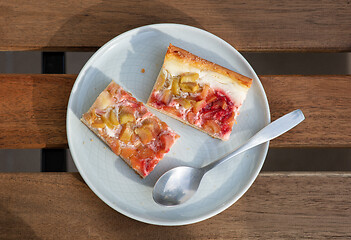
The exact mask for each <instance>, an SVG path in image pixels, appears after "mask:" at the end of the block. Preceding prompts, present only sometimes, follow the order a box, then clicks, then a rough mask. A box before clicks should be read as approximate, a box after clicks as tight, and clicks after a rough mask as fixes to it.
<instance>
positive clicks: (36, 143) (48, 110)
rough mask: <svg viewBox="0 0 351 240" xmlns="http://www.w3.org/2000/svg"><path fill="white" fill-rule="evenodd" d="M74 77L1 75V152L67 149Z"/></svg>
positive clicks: (60, 75) (59, 75)
mask: <svg viewBox="0 0 351 240" xmlns="http://www.w3.org/2000/svg"><path fill="white" fill-rule="evenodd" d="M75 77H76V76H73V75H63V74H58V75H54V74H53V75H48V74H38V75H24V74H5V75H0V133H1V134H0V148H44V147H66V146H67V139H66V120H65V119H66V111H67V104H68V98H69V94H70V92H71V89H72V86H73V83H74V80H75Z"/></svg>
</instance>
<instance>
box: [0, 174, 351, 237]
mask: <svg viewBox="0 0 351 240" xmlns="http://www.w3.org/2000/svg"><path fill="white" fill-rule="evenodd" d="M350 184H351V174H350V173H344V174H342V173H338V174H337V173H317V174H308V173H298V174H294V173H292V174H285V173H280V174H275V173H263V174H260V175H259V176H258V178H257V179H256V181H255V182H254V184H253V185H252V187H251V188H250V189H249V190H248V192H247V193H245V195H244V196H243V197H242V198H241V199H240V200H239V201H238V202H237V203H235V204H234V205H233V206H231V207H230V208H228V209H227V210H225V211H224V212H222V213H220V214H219V215H217V216H214V217H212V218H210V219H208V220H206V221H202V222H200V223H196V224H192V225H187V226H179V227H160V226H154V225H148V224H144V223H141V222H138V221H135V220H132V219H129V218H128V217H125V216H124V215H121V214H119V213H118V212H116V211H114V210H113V209H111V208H110V207H108V206H107V205H106V204H105V203H103V202H102V201H101V200H100V199H99V198H98V197H97V196H96V195H95V194H94V193H93V192H92V191H91V190H90V189H89V188H88V187H87V185H86V184H85V183H84V181H83V180H82V179H81V177H80V175H79V174H78V173H31V174H30V173H28V174H27V173H26V174H25V173H17V174H16V173H10V174H6V173H1V174H0V186H1V192H2V194H1V195H0V238H1V239H307V238H308V239H333V238H338V239H349V238H351V229H350V226H351V198H350V195H351V190H350V188H349V186H350Z"/></svg>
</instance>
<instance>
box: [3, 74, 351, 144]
mask: <svg viewBox="0 0 351 240" xmlns="http://www.w3.org/2000/svg"><path fill="white" fill-rule="evenodd" d="M75 78H76V75H45V74H37V75H35V74H34V75H25V74H1V75H0V132H1V134H0V148H45V147H66V146H67V138H66V110H67V103H68V98H69V94H70V91H71V88H72V86H73V83H74V81H75ZM260 79H261V81H262V84H263V86H264V88H265V91H266V93H267V97H268V100H269V104H270V108H271V114H272V120H274V119H276V118H278V117H280V116H282V115H284V114H286V113H288V112H290V111H292V110H295V109H297V108H300V109H302V111H303V112H304V114H305V116H306V120H305V121H304V122H303V123H301V124H300V125H299V126H297V127H296V128H294V129H292V130H291V131H289V132H288V133H286V134H284V135H283V136H281V137H279V138H277V139H275V140H273V141H271V146H272V147H350V146H351V124H350V119H351V108H350V106H351V95H350V92H351V76H344V75H339V76H336V75H335V76H292V75H284V76H279V75H278V76H260Z"/></svg>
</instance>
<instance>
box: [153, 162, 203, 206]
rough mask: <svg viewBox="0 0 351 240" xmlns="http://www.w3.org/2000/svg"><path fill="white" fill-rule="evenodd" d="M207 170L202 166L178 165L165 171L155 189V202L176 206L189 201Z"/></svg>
mask: <svg viewBox="0 0 351 240" xmlns="http://www.w3.org/2000/svg"><path fill="white" fill-rule="evenodd" d="M205 173H206V172H205V171H204V170H203V169H201V168H192V167H186V166H181V167H176V168H173V169H171V170H170V171H167V172H166V173H164V174H163V175H162V176H161V177H160V178H159V180H158V181H157V183H156V185H157V188H154V189H153V192H152V197H153V199H154V200H155V202H157V203H159V204H161V205H165V206H174V205H178V204H181V203H183V202H186V201H188V200H189V199H190V198H191V197H192V196H193V195H194V194H195V192H196V191H197V189H198V188H199V185H200V182H201V179H202V177H203V175H204V174H205Z"/></svg>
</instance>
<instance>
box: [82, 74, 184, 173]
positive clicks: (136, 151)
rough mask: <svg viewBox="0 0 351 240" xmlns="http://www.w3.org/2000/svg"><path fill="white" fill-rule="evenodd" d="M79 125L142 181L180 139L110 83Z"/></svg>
mask: <svg viewBox="0 0 351 240" xmlns="http://www.w3.org/2000/svg"><path fill="white" fill-rule="evenodd" d="M81 121H82V122H83V123H84V124H85V125H86V126H87V127H88V128H89V129H90V130H91V131H93V132H94V133H95V134H96V135H97V136H99V137H100V139H101V140H103V141H104V142H105V143H106V144H107V145H108V146H109V147H110V149H111V150H112V151H113V152H114V153H115V154H116V155H118V156H120V157H121V158H122V159H123V160H124V161H125V162H126V163H127V164H128V165H129V166H130V167H131V168H133V169H134V170H135V171H136V172H137V173H138V174H139V175H140V176H141V177H143V178H144V177H146V176H147V175H149V174H150V172H151V171H152V170H153V169H154V168H155V166H156V164H157V163H158V162H159V161H160V160H161V159H162V158H163V156H164V155H165V154H166V153H167V152H168V151H169V150H170V148H171V146H172V145H173V144H174V142H175V141H176V139H177V138H179V135H178V134H176V133H175V132H174V131H172V130H171V129H170V128H169V127H168V126H167V124H166V123H164V122H162V121H161V120H160V119H158V118H157V117H156V116H155V115H153V114H152V113H151V112H149V111H148V109H147V108H146V107H145V105H144V104H143V103H141V102H139V101H137V100H136V99H135V98H134V97H133V96H132V95H131V94H130V93H128V92H127V91H125V90H123V89H122V87H121V86H119V85H118V84H117V83H115V82H113V81H112V82H111V83H110V84H109V85H108V86H107V87H106V89H105V90H104V91H103V92H102V93H101V94H100V95H99V96H98V97H97V99H96V101H95V102H94V104H93V105H92V106H91V107H90V109H89V110H88V112H86V113H85V114H83V116H82V118H81Z"/></svg>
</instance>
